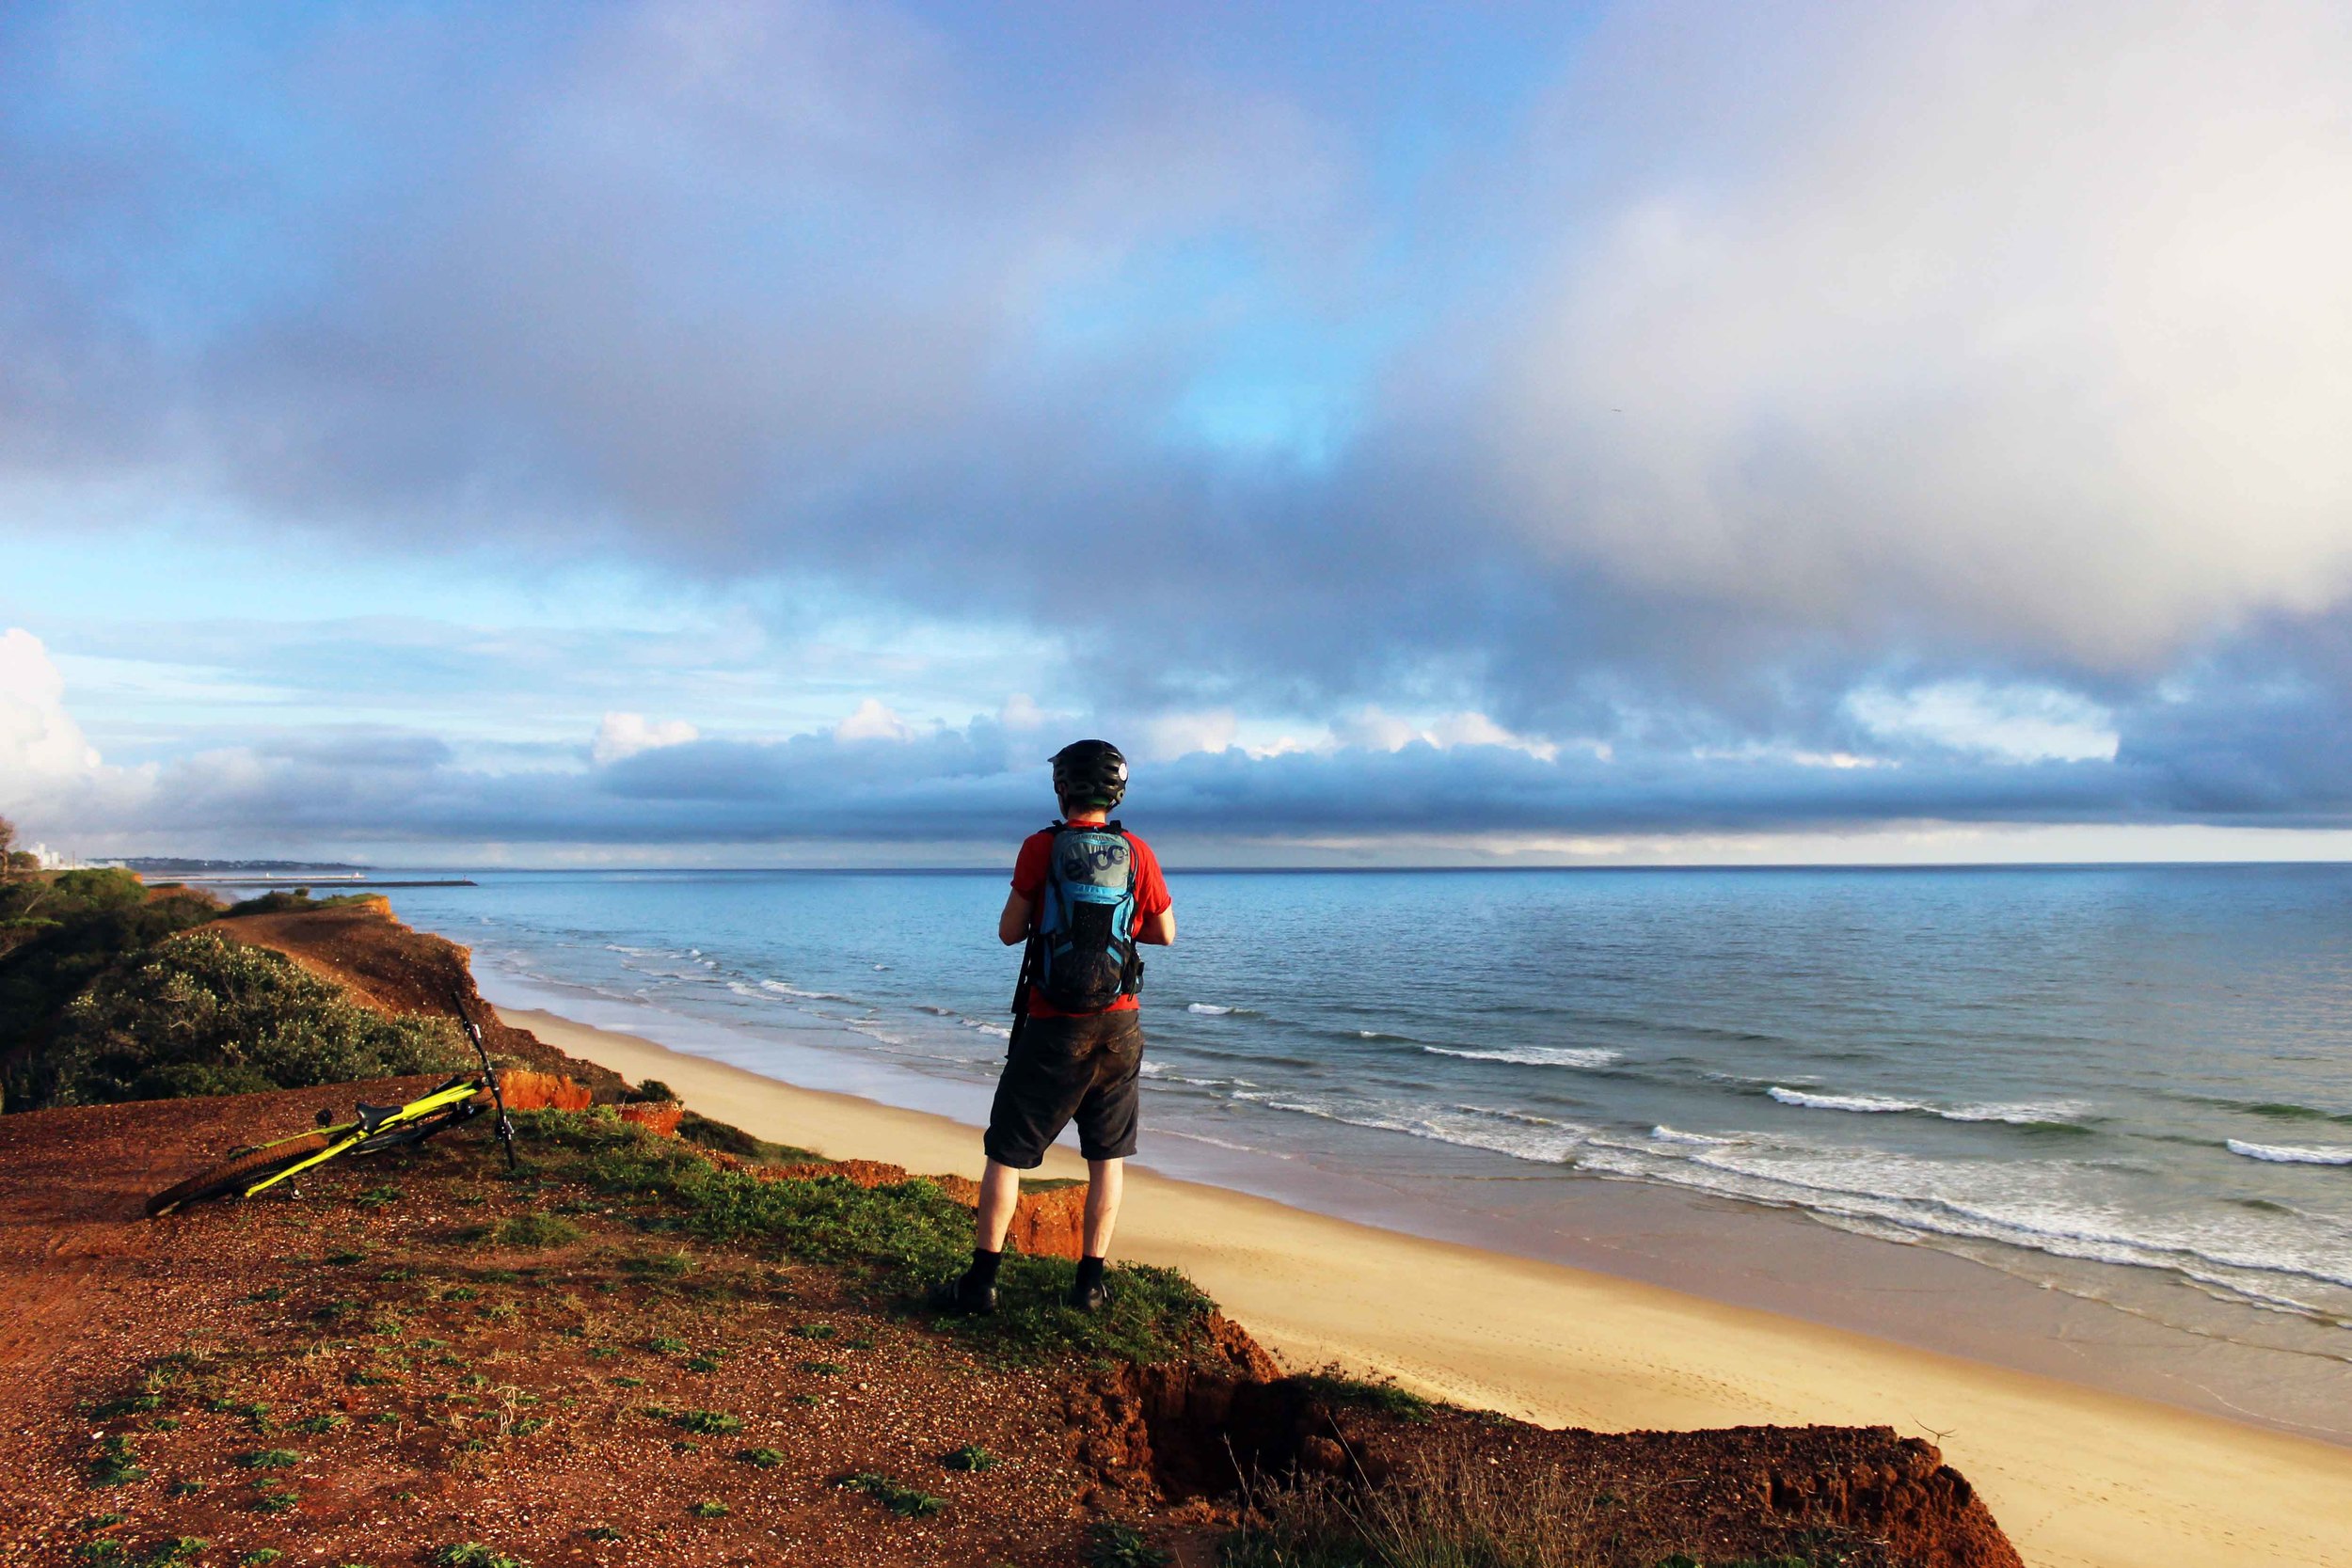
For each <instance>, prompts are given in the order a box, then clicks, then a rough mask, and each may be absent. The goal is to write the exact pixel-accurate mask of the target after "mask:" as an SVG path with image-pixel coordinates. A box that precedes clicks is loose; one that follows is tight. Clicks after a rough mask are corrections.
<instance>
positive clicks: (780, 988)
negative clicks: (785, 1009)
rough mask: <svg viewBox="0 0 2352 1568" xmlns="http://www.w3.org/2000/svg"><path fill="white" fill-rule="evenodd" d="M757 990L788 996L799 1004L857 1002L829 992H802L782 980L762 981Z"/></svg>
mask: <svg viewBox="0 0 2352 1568" xmlns="http://www.w3.org/2000/svg"><path fill="white" fill-rule="evenodd" d="M759 989H760V990H771V991H774V992H775V993H776V994H777V995H778V996H789V997H791V998H793V999H794V1000H795V1001H799V1002H854V1001H856V1000H857V998H856V997H854V996H839V995H836V994H834V992H832V991H829V990H802V989H801V988H800V987H798V986H788V985H786V984H785V983H784V982H783V981H782V980H762V981H761V982H760V983H759Z"/></svg>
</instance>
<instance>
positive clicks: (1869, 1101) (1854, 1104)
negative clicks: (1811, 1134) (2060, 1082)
mask: <svg viewBox="0 0 2352 1568" xmlns="http://www.w3.org/2000/svg"><path fill="white" fill-rule="evenodd" d="M1764 1092H1765V1093H1766V1094H1768V1095H1770V1096H1772V1098H1773V1099H1774V1100H1777V1101H1780V1102H1781V1103H1782V1104H1783V1105H1795V1106H1799V1107H1802V1108H1803V1109H1805V1110H1808V1111H1846V1112H1850V1113H1851V1114H1853V1115H1857V1116H1874V1117H1883V1116H1900V1115H1905V1114H1914V1115H1918V1116H1924V1117H1940V1118H1941V1119H1943V1120H1945V1121H1997V1122H2003V1123H2006V1124H2007V1125H2009V1126H2011V1127H2034V1126H2041V1125H2046V1124H2049V1123H2054V1122H2064V1121H2067V1120H2070V1119H2071V1118H2073V1117H2078V1116H2081V1115H2082V1114H2083V1106H2082V1105H2080V1104H2079V1103H2077V1102H2075V1101H2043V1102H2038V1103H2028V1104H2016V1105H1931V1104H1929V1103H1927V1102H1926V1101H1920V1100H1897V1099H1894V1098H1893V1097H1891V1096H1888V1095H1881V1094H1822V1093H1820V1092H1817V1091H1815V1090H1811V1089H1792V1088H1788V1087H1786V1086H1784V1085H1779V1084H1774V1085H1772V1087H1771V1088H1768V1089H1766V1090H1765V1091H1764Z"/></svg>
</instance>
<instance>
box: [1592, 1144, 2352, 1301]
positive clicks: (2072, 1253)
mask: <svg viewBox="0 0 2352 1568" xmlns="http://www.w3.org/2000/svg"><path fill="white" fill-rule="evenodd" d="M1577 1166H1578V1168H1579V1169H1581V1170H1584V1171H1588V1172H1591V1173H1593V1174H1595V1175H1601V1176H1613V1177H1618V1178H1621V1179H1627V1180H1645V1181H1666V1182H1670V1183H1672V1184H1674V1185H1676V1186H1680V1187H1689V1188H1694V1189H1696V1190H1698V1191H1701V1192H1708V1193H1712V1194H1715V1195H1716V1196H1723V1197H1735V1198H1744V1199H1746V1200H1748V1201H1750V1202H1756V1203H1768V1204H1772V1205H1776V1206H1781V1207H1788V1208H1794V1209H1800V1210H1804V1211H1805V1212H1810V1213H1812V1214H1813V1215H1815V1216H1816V1217H1817V1218H1820V1219H1823V1220H1826V1221H1830V1222H1833V1223H1837V1224H1841V1225H1848V1226H1851V1225H1855V1224H1870V1225H1876V1226H1882V1227H1891V1228H1892V1229H1894V1230H1896V1231H1899V1232H1900V1233H1901V1234H1903V1235H1905V1236H1908V1237H1910V1238H1913V1239H1915V1240H1919V1241H1932V1240H1934V1239H1937V1238H1949V1239H1953V1240H1963V1241H1977V1242H1994V1243H2001V1244H2004V1245H2008V1246H2013V1247H2022V1248H2026V1249H2029V1250H2032V1251H2036V1252H2043V1253H2048V1254H2051V1255H2052V1256H2055V1257H2060V1258H2074V1259H2085V1260H2089V1261H2094V1262H2103V1263H2114V1264H2121V1265H2124V1266H2127V1267H2135V1268H2145V1269H2157V1270H2165V1271H2169V1272H2171V1273H2173V1274H2176V1275H2180V1276H2182V1277H2183V1278H2185V1279H2188V1280H2191V1281H2194V1282H2196V1283H2197V1284H2199V1285H2201V1286H2203V1287H2206V1288H2207V1289H2209V1290H2212V1291H2221V1292H2224V1293H2226V1294H2229V1295H2231V1296H2233V1297H2236V1298H2238V1299H2240V1300H2242V1301H2244V1302H2246V1303H2248V1304H2249V1305H2253V1306H2259V1307H2266V1308H2271V1309H2276V1310H2281V1311H2293V1312H2299V1313H2312V1312H2330V1313H2332V1312H2336V1311H2338V1310H2340V1309H2341V1307H2342V1306H2343V1301H2342V1298H2341V1297H2340V1296H2339V1295H2337V1294H2336V1292H2341V1291H2352V1269H2348V1268H2347V1267H2346V1265H2345V1262H2344V1257H2343V1254H2342V1252H2341V1250H2340V1249H2336V1248H2332V1247H2329V1246H2328V1245H2326V1244H2325V1243H2319V1242H2318V1241H2317V1239H2315V1238H2313V1237H2312V1236H2310V1235H2308V1234H2306V1233H2299V1232H2300V1231H2301V1227H2295V1228H2294V1229H2289V1228H2287V1227H2268V1226H2265V1227H2261V1228H2260V1229H2259V1230H2257V1229H2255V1228H2253V1226H2257V1225H2259V1224H2260V1222H2251V1224H2250V1225H2249V1222H2246V1221H2233V1222H2229V1223H2227V1224H2225V1225H2219V1226H2217V1225H2199V1224H2196V1223H2194V1222H2190V1221H2185V1220H2177V1219H2168V1218H2162V1217H2158V1216H2127V1215H2125V1214H2124V1213H2122V1212H2119V1210H2118V1209H2117V1208H2116V1206H2115V1205H2114V1203H2113V1202H2112V1201H2111V1200H2110V1199H2109V1197H2108V1196H2106V1195H2103V1194H2101V1193H2099V1192H2098V1191H2096V1190H2093V1189H2089V1188H2085V1187H2083V1186H2082V1185H2080V1183H2081V1182H2082V1181H2083V1180H2084V1179H2085V1178H2086V1176H2087V1175H2089V1173H2087V1172H2086V1171H2085V1170H2084V1168H2083V1167H2082V1166H2080V1165H2079V1164H2074V1163H2072V1162H2065V1163H2061V1162H2050V1161H2033V1162H2023V1161H2020V1162H2007V1163H2003V1164H1997V1165H1987V1164H1980V1163H1978V1162H1961V1161H1952V1160H1938V1159H1931V1158H1927V1157H1922V1156H1914V1155H1905V1154H1897V1153H1892V1152H1888V1151H1884V1150H1855V1149H1833V1148H1807V1147H1804V1146H1796V1145H1776V1144H1770V1143H1747V1142H1743V1143H1741V1144H1740V1145H1739V1146H1736V1147H1735V1146H1722V1147H1703V1146H1695V1145H1689V1146H1686V1145H1682V1144H1681V1143H1680V1142H1679V1140H1676V1141H1670V1142H1667V1143H1665V1144H1663V1145H1662V1146H1661V1144H1660V1143H1657V1142H1652V1141H1647V1140H1645V1141H1644V1142H1642V1143H1639V1144H1634V1143H1626V1142H1620V1141H1618V1140H1616V1139H1614V1138H1612V1137H1609V1136H1606V1135H1600V1136H1597V1137H1595V1138H1593V1139H1591V1140H1589V1141H1588V1142H1587V1144H1586V1146H1585V1147H1584V1148H1582V1149H1581V1150H1579V1153H1578V1157H1577Z"/></svg>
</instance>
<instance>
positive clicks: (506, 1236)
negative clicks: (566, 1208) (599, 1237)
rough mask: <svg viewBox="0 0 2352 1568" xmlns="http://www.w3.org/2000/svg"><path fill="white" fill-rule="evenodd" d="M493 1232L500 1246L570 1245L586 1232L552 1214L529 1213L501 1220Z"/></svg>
mask: <svg viewBox="0 0 2352 1568" xmlns="http://www.w3.org/2000/svg"><path fill="white" fill-rule="evenodd" d="M493 1234H494V1235H495V1236H496V1237H497V1239H498V1242H499V1244H500V1245H501V1246H513V1247H554V1246H570V1245H571V1244H572V1243H574V1242H577V1241H579V1240H580V1238H581V1237H582V1236H583V1235H585V1234H586V1232H584V1231H582V1230H581V1229H580V1227H578V1226H576V1225H574V1224H573V1223H572V1222H571V1221H569V1220H564V1219H558V1218H556V1217H555V1216H554V1215H553V1214H539V1213H530V1214H516V1216H515V1217H514V1218H512V1219H510V1220H506V1221H504V1222H502V1223H501V1225H500V1226H499V1227H498V1228H497V1230H496V1231H494V1232H493Z"/></svg>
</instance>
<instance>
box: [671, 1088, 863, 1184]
mask: <svg viewBox="0 0 2352 1568" xmlns="http://www.w3.org/2000/svg"><path fill="white" fill-rule="evenodd" d="M660 1098H663V1099H668V1098H671V1096H670V1094H669V1091H668V1089H667V1088H666V1087H663V1088H662V1093H661V1096H660ZM677 1135H678V1136H679V1137H681V1138H684V1139H685V1140H686V1141H687V1142H688V1143H691V1144H700V1145H702V1147H703V1148H715V1149H718V1150H720V1151H721V1152H722V1153H725V1154H733V1155H737V1156H739V1157H740V1158H742V1159H745V1160H751V1161H755V1162H756V1163H758V1164H763V1165H822V1164H831V1163H832V1162H831V1161H828V1160H827V1159H826V1158H825V1157H824V1156H823V1155H821V1154H818V1153H815V1152H813V1151H811V1150H809V1149H805V1148H793V1147H792V1146H791V1145H789V1144H771V1143H770V1142H769V1141H768V1140H767V1139H765V1138H755V1137H753V1136H752V1135H751V1134H750V1133H749V1132H744V1131H743V1130H742V1129H741V1128H739V1127H732V1126H729V1125H728V1124H727V1123H725V1122H723V1121H713V1120H711V1119H710V1118H709V1117H706V1116H700V1115H697V1114H696V1113H694V1112H692V1111H689V1112H687V1113H686V1114H685V1115H684V1116H682V1117H679V1118H678V1124H677Z"/></svg>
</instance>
